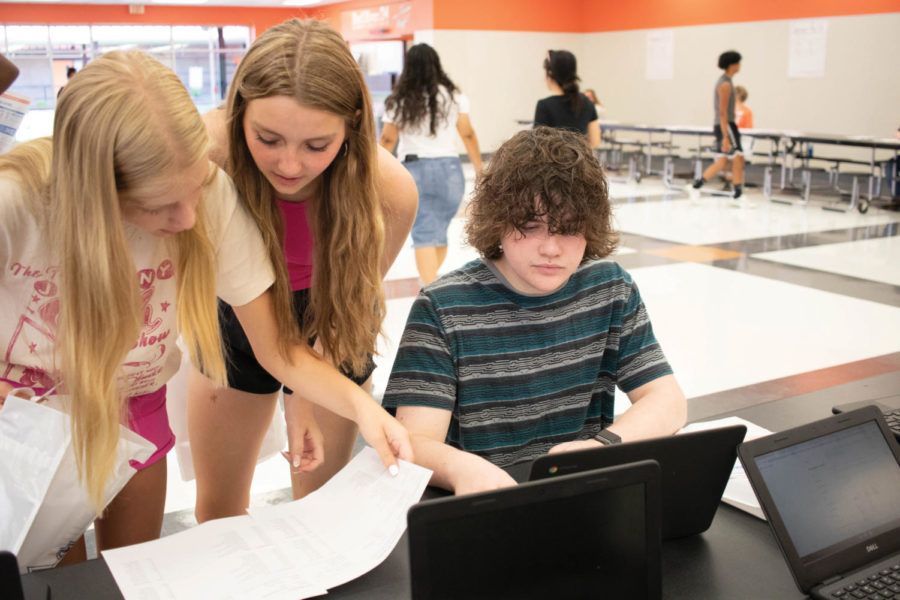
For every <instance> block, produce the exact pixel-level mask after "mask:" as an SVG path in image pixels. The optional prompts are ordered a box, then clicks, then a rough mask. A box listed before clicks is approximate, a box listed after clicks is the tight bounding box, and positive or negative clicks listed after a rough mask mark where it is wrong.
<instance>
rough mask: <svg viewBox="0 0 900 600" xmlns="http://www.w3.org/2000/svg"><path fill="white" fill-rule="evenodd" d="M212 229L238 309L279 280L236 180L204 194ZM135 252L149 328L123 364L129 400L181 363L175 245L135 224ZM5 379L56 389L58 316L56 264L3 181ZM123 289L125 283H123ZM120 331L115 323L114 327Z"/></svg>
mask: <svg viewBox="0 0 900 600" xmlns="http://www.w3.org/2000/svg"><path fill="white" fill-rule="evenodd" d="M206 211H207V221H208V232H209V236H210V239H211V241H212V243H213V246H214V247H215V249H216V253H217V259H218V271H217V274H216V289H217V294H218V296H219V297H220V298H222V300H224V301H225V302H228V303H229V304H231V305H234V306H240V305H243V304H247V303H248V302H250V301H251V300H253V299H254V298H256V297H257V296H259V295H260V294H262V293H263V292H264V291H265V290H266V289H268V288H269V286H271V285H272V282H273V281H274V280H275V276H274V273H273V270H272V266H271V263H270V262H269V258H268V254H267V252H266V248H265V246H264V244H263V242H262V239H261V237H260V234H259V231H258V229H257V228H256V224H255V223H254V222H253V219H252V218H251V217H250V215H249V213H248V212H247V210H246V209H245V208H244V206H243V204H242V203H241V202H239V201H238V195H237V191H236V190H235V188H234V185H233V184H232V183H231V180H230V179H229V178H228V176H227V175H225V174H224V173H223V172H222V171H219V173H218V175H217V176H216V178H215V180H214V181H213V182H212V184H210V187H209V190H208V191H207V195H206ZM125 233H126V237H127V239H128V244H129V246H130V248H131V253H132V257H133V259H134V263H135V267H136V269H137V273H136V274H135V278H136V280H137V282H138V284H139V285H140V289H141V297H142V299H143V303H144V325H143V328H142V330H141V334H140V337H139V338H138V339H137V340H136V341H135V345H134V348H133V349H132V350H131V351H130V352H129V353H128V355H127V356H126V359H125V363H124V365H123V376H124V377H125V378H127V391H126V395H127V396H138V395H141V394H147V393H150V392H153V391H155V390H157V389H159V388H160V387H162V386H163V385H164V384H165V383H166V381H168V380H169V378H171V377H172V375H174V374H175V372H176V371H177V370H178V368H179V366H180V364H181V352H180V351H179V349H178V347H177V346H176V344H175V340H176V338H177V337H178V332H177V331H178V330H177V320H176V310H175V253H174V252H173V244H171V243H170V241H167V240H166V239H163V238H159V237H156V236H153V235H151V234H149V233H146V232H144V231H143V230H141V229H138V228H137V227H134V226H133V225H130V224H127V223H126V224H125ZM0 269H2V270H0V379H5V380H7V381H10V382H12V383H13V384H14V385H16V386H27V387H33V388H36V389H47V388H50V387H53V385H55V383H56V381H55V378H56V373H57V368H58V366H56V365H55V363H54V348H53V345H54V340H55V339H56V326H57V318H58V314H59V295H58V276H57V275H58V271H59V269H58V267H57V266H56V265H55V264H52V262H51V259H50V253H49V252H48V251H47V240H46V238H45V237H44V235H42V233H41V231H40V228H39V226H38V223H37V221H36V220H35V218H34V217H33V216H32V214H31V213H30V212H29V211H28V210H27V208H26V207H25V203H24V201H23V199H22V194H21V190H20V187H19V184H18V182H16V181H15V180H12V179H9V178H3V177H0ZM123 285H124V282H123ZM109 326H110V327H115V323H110V324H109Z"/></svg>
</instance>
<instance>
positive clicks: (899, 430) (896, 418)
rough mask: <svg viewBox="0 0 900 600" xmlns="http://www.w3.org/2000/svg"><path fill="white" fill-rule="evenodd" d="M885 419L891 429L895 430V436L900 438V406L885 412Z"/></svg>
mask: <svg viewBox="0 0 900 600" xmlns="http://www.w3.org/2000/svg"><path fill="white" fill-rule="evenodd" d="M884 420H885V421H887V424H888V427H889V428H890V430H891V431H893V432H894V436H895V437H896V438H898V439H900V408H898V409H897V410H892V411H888V412H886V413H884Z"/></svg>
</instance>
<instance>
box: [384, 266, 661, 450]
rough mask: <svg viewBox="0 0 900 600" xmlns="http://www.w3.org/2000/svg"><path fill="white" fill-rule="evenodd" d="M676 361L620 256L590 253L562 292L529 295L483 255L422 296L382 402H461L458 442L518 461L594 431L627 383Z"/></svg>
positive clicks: (391, 405)
mask: <svg viewBox="0 0 900 600" xmlns="http://www.w3.org/2000/svg"><path fill="white" fill-rule="evenodd" d="M671 372H672V370H671V368H670V367H669V364H668V363H667V362H666V358H665V356H664V355H663V352H662V349H661V348H660V346H659V344H658V343H657V341H656V338H655V337H654V335H653V329H652V327H651V325H650V320H649V318H648V316H647V311H646V309H645V307H644V303H643V301H642V300H641V296H640V293H639V292H638V289H637V286H636V285H635V283H634V282H633V281H632V279H631V276H630V275H629V274H628V273H627V272H626V271H625V270H624V269H622V268H621V267H620V266H619V265H618V264H616V263H614V262H610V261H597V262H591V263H586V264H584V265H582V266H580V267H579V268H578V269H577V270H576V271H575V273H573V275H572V276H571V277H570V278H569V281H568V282H567V283H566V284H565V285H564V286H563V287H562V288H560V289H559V290H557V291H556V292H553V293H552V294H549V295H545V296H527V295H523V294H520V293H518V292H516V291H514V290H513V289H512V288H511V287H510V286H509V284H508V283H507V282H506V280H505V278H503V276H502V275H501V274H500V273H499V271H497V269H496V267H494V266H493V265H492V264H490V263H489V261H485V260H482V259H478V260H474V261H472V262H470V263H468V264H467V265H465V266H463V267H461V268H459V269H457V270H455V271H453V272H452V273H449V274H447V275H445V276H444V277H441V278H440V279H438V280H437V281H435V282H434V283H433V284H431V285H429V286H428V287H426V288H425V289H423V290H422V292H421V293H420V294H419V296H418V298H416V301H415V303H414V304H413V307H412V309H411V311H410V314H409V318H408V320H407V323H406V329H405V330H404V332H403V337H402V339H401V341H400V347H399V350H398V352H397V358H396V360H395V362H394V366H393V370H392V372H391V377H390V381H389V383H388V386H387V390H386V392H385V395H384V406H385V408H387V409H388V410H389V411H391V412H392V413H395V412H396V408H397V407H398V406H426V407H434V408H439V409H442V410H448V411H451V412H452V415H451V422H450V429H449V431H448V433H447V440H446V441H447V443H448V444H450V445H452V446H454V447H457V448H461V449H463V450H466V451H468V452H472V453H475V454H478V455H480V456H483V457H484V458H486V459H488V460H490V461H491V462H493V463H494V464H496V465H499V466H508V465H511V464H514V463H517V462H521V461H524V460H530V459H533V458H535V457H537V456H539V455H541V454H544V453H546V452H547V451H548V450H549V449H550V448H551V447H552V446H554V445H556V444H558V443H561V442H565V441H571V440H576V439H587V438H589V437H591V436H593V435H594V434H595V433H596V432H598V431H599V430H600V429H602V428H603V427H605V426H607V425H609V424H610V423H612V420H613V402H614V394H615V387H616V386H617V385H618V387H619V388H621V389H622V391H624V392H626V393H627V392H630V391H631V390H634V389H635V388H638V387H640V386H641V385H644V384H645V383H648V382H650V381H652V380H654V379H656V378H658V377H661V376H663V375H668V374H670V373H671Z"/></svg>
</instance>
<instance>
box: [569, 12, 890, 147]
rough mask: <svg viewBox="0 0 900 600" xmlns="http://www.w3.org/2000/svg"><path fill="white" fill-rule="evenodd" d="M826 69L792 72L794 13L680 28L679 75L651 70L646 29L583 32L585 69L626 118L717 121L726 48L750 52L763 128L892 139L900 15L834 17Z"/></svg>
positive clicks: (750, 76)
mask: <svg viewBox="0 0 900 600" xmlns="http://www.w3.org/2000/svg"><path fill="white" fill-rule="evenodd" d="M826 21H827V23H828V34H827V48H826V61H825V76H824V77H821V78H814V79H790V78H788V45H789V35H790V21H788V20H780V21H762V22H755V23H733V24H727V25H707V26H695V27H678V28H675V29H674V30H673V31H674V39H675V43H674V46H675V61H674V62H675V64H674V78H673V79H672V80H669V81H648V80H647V79H646V78H645V59H646V46H647V41H646V37H647V30H638V31H622V32H613V33H594V34H586V35H585V36H584V43H583V44H582V52H581V54H579V55H578V59H579V65H580V66H579V71H580V75H581V77H582V79H583V81H584V84H585V85H587V87H593V88H595V89H596V90H597V92H598V94H599V95H600V98H601V100H602V101H603V103H604V104H606V105H607V108H608V116H609V118H611V119H617V120H621V121H625V122H642V123H643V122H646V123H652V124H679V123H686V124H709V125H712V119H713V115H712V111H713V109H712V96H713V86H714V84H715V81H716V79H717V78H718V76H719V75H720V74H721V71H720V70H719V69H718V68H717V66H716V60H717V57H718V55H719V54H720V53H721V52H723V51H725V50H729V49H732V48H733V49H736V50H738V51H739V52H740V53H741V54H742V55H743V57H744V58H743V60H742V61H741V70H740V72H739V73H738V74H737V75H736V76H735V83H736V84H738V85H743V86H744V87H746V88H747V90H748V92H749V94H750V97H749V99H748V101H747V105H748V106H750V108H752V109H753V115H754V120H755V123H754V124H755V126H756V127H759V128H775V129H797V130H801V131H808V132H827V133H841V134H850V135H854V134H856V135H873V136H884V137H890V136H891V135H893V132H894V131H895V130H896V129H897V126H898V125H900V77H898V76H897V74H896V70H895V69H894V68H893V67H892V66H891V64H890V63H891V62H892V61H893V59H892V58H889V57H894V56H898V52H900V35H898V33H897V32H898V30H900V29H898V28H900V13H893V14H882V15H865V16H852V17H831V18H828V19H826Z"/></svg>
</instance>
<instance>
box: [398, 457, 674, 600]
mask: <svg viewBox="0 0 900 600" xmlns="http://www.w3.org/2000/svg"><path fill="white" fill-rule="evenodd" d="M407 523H408V535H409V563H410V577H411V580H412V598H413V600H459V599H460V598H466V599H467V600H472V599H478V598H484V599H491V600H496V599H498V598H516V599H517V600H531V599H534V600H537V599H541V600H546V599H547V598H554V599H559V600H568V599H576V598H577V599H580V598H597V597H606V598H629V599H635V600H639V599H648V600H649V599H657V598H660V597H661V594H662V584H661V565H660V536H659V465H657V464H656V463H654V462H652V461H643V462H639V463H634V464H630V465H623V466H620V467H613V468H610V469H598V470H594V471H588V472H585V473H579V474H576V475H568V476H565V477H559V478H555V479H551V480H547V481H534V482H526V483H523V484H521V485H518V486H515V487H510V488H504V489H500V490H496V491H490V492H483V493H479V494H469V495H464V496H451V497H446V498H438V499H435V500H426V501H424V502H420V503H419V504H416V505H414V506H413V507H412V508H410V509H409V513H408V515H407Z"/></svg>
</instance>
